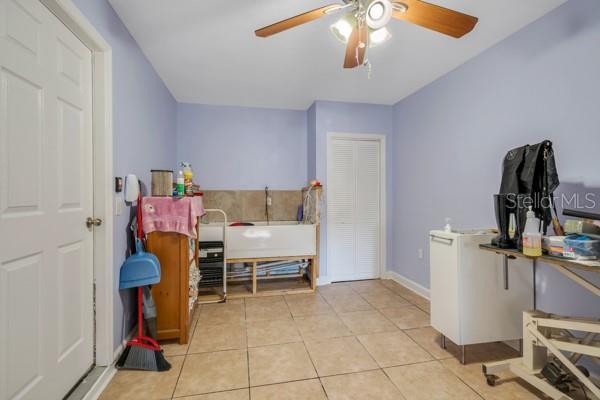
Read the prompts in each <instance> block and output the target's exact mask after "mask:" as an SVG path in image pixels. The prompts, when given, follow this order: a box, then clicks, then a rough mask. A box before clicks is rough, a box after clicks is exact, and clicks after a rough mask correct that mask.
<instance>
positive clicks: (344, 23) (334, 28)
mask: <svg viewBox="0 0 600 400" xmlns="http://www.w3.org/2000/svg"><path fill="white" fill-rule="evenodd" d="M350 21H351V18H350V17H349V16H348V15H345V16H343V17H342V18H340V19H339V20H338V21H337V22H336V23H335V24H333V25H331V27H330V28H329V29H330V30H331V33H333V36H335V37H336V38H337V39H338V40H339V41H340V42H342V43H348V39H349V38H350V35H351V34H352V30H353V29H354V25H353V24H352V22H350Z"/></svg>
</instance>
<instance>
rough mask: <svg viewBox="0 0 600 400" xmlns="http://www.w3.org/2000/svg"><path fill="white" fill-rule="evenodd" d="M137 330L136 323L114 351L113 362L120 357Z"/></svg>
mask: <svg viewBox="0 0 600 400" xmlns="http://www.w3.org/2000/svg"><path fill="white" fill-rule="evenodd" d="M136 330H137V325H134V327H133V328H132V329H131V331H129V333H128V334H127V335H126V336H125V339H123V341H122V342H121V344H119V346H117V348H116V349H115V351H114V352H113V363H114V362H115V361H117V359H118V358H119V356H120V355H121V353H122V352H123V350H125V346H126V345H127V342H129V341H130V340H131V339H132V338H133V337H134V336H135V333H136Z"/></svg>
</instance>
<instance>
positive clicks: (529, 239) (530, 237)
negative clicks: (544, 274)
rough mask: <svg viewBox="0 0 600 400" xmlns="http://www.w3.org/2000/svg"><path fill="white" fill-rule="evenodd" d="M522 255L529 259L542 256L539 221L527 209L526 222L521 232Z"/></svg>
mask: <svg viewBox="0 0 600 400" xmlns="http://www.w3.org/2000/svg"><path fill="white" fill-rule="evenodd" d="M523 254H525V255H526V256H530V257H539V256H541V255H542V234H541V233H540V220H539V218H536V217H535V213H534V212H533V210H532V209H531V207H529V211H527V222H526V223H525V230H524V231H523Z"/></svg>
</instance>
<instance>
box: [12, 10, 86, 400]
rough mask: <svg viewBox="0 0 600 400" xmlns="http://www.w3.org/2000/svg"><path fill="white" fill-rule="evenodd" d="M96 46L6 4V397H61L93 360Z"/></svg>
mask: <svg viewBox="0 0 600 400" xmlns="http://www.w3.org/2000/svg"><path fill="white" fill-rule="evenodd" d="M91 68H92V67H91V53H90V51H89V50H88V49H87V48H86V47H85V46H84V45H83V44H82V43H81V42H80V41H79V40H78V39H77V38H76V37H75V36H74V35H73V34H72V33H71V32H70V31H69V30H68V29H67V28H66V27H65V26H64V25H63V24H61V23H60V22H59V20H58V19H57V18H56V17H55V16H54V15H53V14H52V13H50V11H48V10H47V9H46V8H45V7H44V6H43V5H41V3H40V2H39V1H38V0H0V399H1V400H7V399H49V400H52V399H60V398H62V397H63V396H64V395H65V394H66V393H67V392H68V391H69V389H70V388H71V387H72V386H73V385H75V384H76V383H77V381H78V380H79V379H80V378H81V377H82V376H83V375H84V374H85V372H86V371H87V370H88V369H89V368H90V367H91V366H92V364H93V362H94V361H93V356H94V352H93V348H94V347H93V346H94V343H93V326H94V320H93V264H92V256H93V254H92V245H93V233H92V231H91V230H90V229H88V228H87V227H86V224H85V220H86V218H87V217H88V216H91V214H92V183H93V182H92V179H93V175H92V126H91V107H92V85H91Z"/></svg>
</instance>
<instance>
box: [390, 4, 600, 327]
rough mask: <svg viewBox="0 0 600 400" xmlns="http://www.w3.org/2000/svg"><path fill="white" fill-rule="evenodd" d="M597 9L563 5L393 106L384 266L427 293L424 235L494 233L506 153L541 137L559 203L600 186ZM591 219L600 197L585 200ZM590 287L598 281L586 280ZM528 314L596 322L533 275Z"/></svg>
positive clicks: (559, 282) (584, 299)
mask: <svg viewBox="0 0 600 400" xmlns="http://www.w3.org/2000/svg"><path fill="white" fill-rule="evenodd" d="M599 42H600V2H598V1H597V0H571V1H569V2H567V3H566V4H565V5H563V6H562V7H560V8H558V9H556V10H555V11H553V12H552V13H550V14H548V15H547V16H546V17H544V18H542V19H541V20H539V21H537V22H535V23H533V24H531V25H529V26H528V27H526V28H525V29H523V30H522V31H520V32H518V33H517V34H515V35H513V36H512V37H510V38H508V39H507V40H505V41H503V42H501V43H500V44H498V45H496V46H495V47H493V48H492V49H489V50H488V51H486V52H484V53H483V54H482V55H480V56H479V57H477V58H475V59H473V60H472V61H470V62H468V63H467V64H465V65H463V66H461V67H460V68H458V69H457V70H455V71H453V72H451V73H450V74H448V75H446V76H445V77H443V78H441V79H439V80H437V81H436V82H434V83H432V84H431V85H429V86H427V87H426V88H424V89H423V90H421V91H419V92H417V93H416V94H414V95H412V96H410V97H409V98H407V99H405V100H403V101H401V102H400V103H398V104H397V105H396V106H395V107H394V129H395V142H394V154H395V157H394V162H393V170H394V183H393V187H394V190H395V191H394V201H395V203H394V206H395V207H394V221H393V225H394V235H395V238H396V240H395V243H394V245H395V248H394V267H395V270H396V271H397V272H398V273H400V274H401V275H404V276H406V277H408V278H409V279H412V280H413V281H415V282H417V283H419V284H421V285H423V286H425V287H428V286H429V260H428V258H427V257H426V258H425V259H418V258H417V249H419V248H423V249H425V250H426V251H425V254H427V250H428V236H427V233H428V231H429V230H430V229H435V228H440V227H442V226H443V225H444V217H452V218H453V221H454V222H453V225H454V226H455V227H488V226H494V225H495V221H494V215H493V211H492V194H493V193H495V192H497V190H498V187H499V183H500V177H501V176H500V164H501V162H502V159H503V156H504V154H505V153H506V151H507V150H508V149H511V148H513V147H517V146H520V145H523V144H526V143H534V142H538V141H540V140H542V139H545V138H548V139H550V140H552V141H553V142H554V145H555V150H556V154H557V159H558V170H559V174H560V176H561V180H562V182H563V184H562V185H561V190H564V191H565V192H567V193H573V192H579V193H582V192H585V191H589V190H595V191H597V189H594V188H598V187H600V173H599V172H598V171H599V170H598V167H597V165H598V155H599V149H600V113H599V112H598V106H599V100H600V94H599V93H600V73H599V72H598V71H600V53H599V52H598V43H599ZM596 200H597V207H596V210H597V211H600V197H596ZM590 279H595V280H596V281H600V280H599V279H597V277H596V278H593V277H590ZM538 293H539V299H538V304H539V307H540V308H541V309H544V310H546V311H550V312H557V313H567V314H572V315H587V316H600V301H599V300H598V299H597V298H594V297H593V296H592V295H591V294H590V293H588V292H586V291H585V290H583V289H581V288H579V287H578V286H576V285H575V284H573V283H571V282H569V281H568V280H566V279H565V278H564V277H562V276H559V274H557V273H555V272H553V271H551V270H550V269H549V267H544V266H542V268H541V270H540V275H539V279H538Z"/></svg>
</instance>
